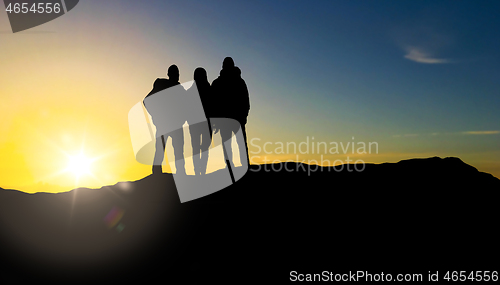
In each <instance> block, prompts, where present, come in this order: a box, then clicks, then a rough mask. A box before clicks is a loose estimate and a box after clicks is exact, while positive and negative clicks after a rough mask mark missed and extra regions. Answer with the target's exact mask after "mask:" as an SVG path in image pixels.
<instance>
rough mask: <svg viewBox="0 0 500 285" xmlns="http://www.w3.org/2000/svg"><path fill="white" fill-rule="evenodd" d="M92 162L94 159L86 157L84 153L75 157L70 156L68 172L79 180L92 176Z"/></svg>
mask: <svg viewBox="0 0 500 285" xmlns="http://www.w3.org/2000/svg"><path fill="white" fill-rule="evenodd" d="M92 162H93V159H91V158H88V157H86V156H85V154H83V153H82V152H81V153H79V154H77V155H74V156H68V166H67V168H66V172H69V173H72V174H73V175H75V177H76V179H77V180H78V179H80V177H82V176H85V175H92V172H91V166H92Z"/></svg>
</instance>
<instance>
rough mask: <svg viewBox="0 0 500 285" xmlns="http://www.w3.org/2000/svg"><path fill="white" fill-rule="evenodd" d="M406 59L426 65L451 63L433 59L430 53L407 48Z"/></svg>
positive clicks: (441, 59)
mask: <svg viewBox="0 0 500 285" xmlns="http://www.w3.org/2000/svg"><path fill="white" fill-rule="evenodd" d="M406 52H407V54H406V55H405V58H406V59H409V60H412V61H415V62H418V63H426V64H439V63H450V62H451V61H450V60H448V59H444V58H435V57H433V56H432V54H431V53H429V52H426V51H424V50H423V49H422V48H418V47H407V48H406Z"/></svg>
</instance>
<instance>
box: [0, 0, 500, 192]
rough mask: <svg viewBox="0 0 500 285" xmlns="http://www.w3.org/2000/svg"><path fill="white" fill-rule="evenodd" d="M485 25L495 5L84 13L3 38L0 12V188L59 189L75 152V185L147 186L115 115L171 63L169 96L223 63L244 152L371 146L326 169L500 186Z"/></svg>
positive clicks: (498, 82) (164, 4)
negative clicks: (402, 165) (480, 176)
mask: <svg viewBox="0 0 500 285" xmlns="http://www.w3.org/2000/svg"><path fill="white" fill-rule="evenodd" d="M0 6H1V5H0ZM2 7H3V6H2ZM498 11H500V3H499V2H498V1H481V2H474V1H413V2H410V1H309V2H306V1H248V2H246V3H240V2H237V1H210V2H209V1H176V2H174V1H152V0H150V1H126V0H114V1H113V0H106V1H101V0H82V1H80V3H79V4H78V6H76V7H75V8H74V9H73V10H72V11H70V12H69V13H68V14H66V15H64V16H62V17H60V18H58V19H56V20H53V21H51V22H49V23H47V24H44V25H41V26H38V27H35V28H33V29H30V30H26V31H23V32H20V33H16V34H12V32H11V30H10V24H9V22H8V18H7V14H6V12H4V11H0V96H1V97H0V98H1V99H2V104H1V105H0V113H1V114H2V120H1V122H0V187H3V188H14V189H20V190H23V191H28V192H36V191H56V192H57V191H64V190H70V189H71V188H72V187H74V185H75V184H74V177H71V175H68V174H67V173H66V174H65V173H61V170H63V169H64V168H65V167H66V165H67V157H66V156H65V154H64V153H66V154H74V153H76V152H77V151H79V150H80V149H81V148H82V147H83V148H84V150H85V154H86V155H87V156H89V157H93V158H97V157H98V158H100V160H99V161H98V162H96V163H95V164H94V165H93V167H92V173H93V177H87V178H85V179H82V180H81V181H79V183H78V186H86V187H100V186H102V185H108V184H114V183H116V182H118V181H126V180H137V179H140V178H142V177H144V176H146V175H148V174H150V172H151V167H150V166H144V165H141V164H139V163H137V162H136V161H135V160H134V156H133V152H132V147H131V143H130V137H129V133H128V122H127V114H128V111H129V110H130V108H131V107H132V106H133V105H134V104H136V103H137V102H139V101H140V100H142V99H143V98H144V96H145V95H146V94H147V93H148V92H149V91H150V90H151V87H152V83H153V81H154V80H155V79H156V78H157V77H165V74H166V70H167V68H168V66H170V65H171V64H176V65H177V66H178V67H179V69H180V74H181V76H180V81H181V82H184V81H189V80H192V75H193V71H194V69H195V68H196V67H199V66H202V67H204V68H205V69H206V70H207V73H208V78H209V81H212V80H214V79H215V78H217V76H218V74H219V71H220V69H221V64H222V60H223V59H224V57H226V56H231V57H233V59H234V61H235V63H236V65H237V66H239V67H240V68H241V70H242V76H243V78H244V79H245V81H246V83H247V85H248V88H249V91H250V100H251V111H250V117H249V119H248V125H247V132H248V139H249V148H250V149H249V150H250V152H255V151H256V150H257V147H255V146H254V145H255V144H257V145H259V146H260V147H262V146H263V144H264V143H265V142H271V143H272V145H271V146H275V145H276V143H277V142H283V143H286V142H296V143H297V144H298V143H300V142H303V141H306V140H307V139H308V138H309V140H310V141H311V140H312V138H313V137H314V141H315V142H327V143H330V142H338V143H340V142H343V143H347V142H352V141H355V142H365V143H367V144H368V142H377V143H378V153H372V154H352V153H348V154H340V155H337V154H335V155H332V154H329V153H322V154H323V159H329V160H330V161H331V162H333V161H334V160H336V159H339V160H341V161H345V160H346V158H347V156H349V157H350V158H351V159H353V158H355V159H362V160H364V161H365V162H373V163H382V162H397V161H399V160H401V159H408V158H414V157H431V156H440V157H446V156H456V157H459V158H461V159H462V160H463V161H465V162H466V163H468V164H471V165H473V166H475V167H476V168H478V169H479V170H480V171H484V172H488V173H492V174H493V175H495V176H496V177H500V124H499V122H500V112H499V107H500V68H499V66H500V54H499V50H500V17H498ZM353 137H354V139H353ZM255 138H257V139H259V140H254V145H252V144H250V140H251V139H255ZM269 149H271V150H273V149H274V147H270V148H269ZM296 155H297V154H293V153H291V154H286V155H283V154H265V153H263V152H261V153H259V154H251V156H253V162H262V161H263V160H264V159H268V160H270V161H273V160H275V159H280V160H286V159H296V158H297V156H296ZM320 158H321V157H320V155H319V154H317V153H315V154H312V153H310V154H307V155H303V154H299V160H304V159H305V160H313V159H314V160H320ZM44 183H45V184H44Z"/></svg>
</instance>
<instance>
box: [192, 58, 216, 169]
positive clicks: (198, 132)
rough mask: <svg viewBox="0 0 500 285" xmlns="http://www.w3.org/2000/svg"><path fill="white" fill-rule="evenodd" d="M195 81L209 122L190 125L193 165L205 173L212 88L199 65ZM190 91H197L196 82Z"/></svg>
mask: <svg viewBox="0 0 500 285" xmlns="http://www.w3.org/2000/svg"><path fill="white" fill-rule="evenodd" d="M194 81H195V83H196V87H197V89H198V94H199V96H200V99H201V103H202V105H203V110H204V111H205V116H206V117H207V122H202V123H197V124H194V125H190V126H189V131H190V134H191V143H192V146H193V165H194V173H195V175H198V174H205V173H206V170H207V162H208V148H209V147H210V143H211V142H212V129H211V125H210V120H209V117H210V116H211V106H210V104H211V101H210V100H211V99H213V98H211V97H212V96H211V89H210V83H209V82H208V79H207V72H206V71H205V69H203V68H202V67H198V68H196V69H195V71H194ZM187 91H188V92H191V91H196V89H195V87H194V84H193V86H192V87H191V88H190V89H188V90H187Z"/></svg>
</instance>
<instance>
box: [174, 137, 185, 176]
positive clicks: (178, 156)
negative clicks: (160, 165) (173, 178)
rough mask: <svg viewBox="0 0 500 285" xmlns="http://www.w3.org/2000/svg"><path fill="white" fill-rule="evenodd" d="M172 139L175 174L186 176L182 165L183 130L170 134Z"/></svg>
mask: <svg viewBox="0 0 500 285" xmlns="http://www.w3.org/2000/svg"><path fill="white" fill-rule="evenodd" d="M170 137H171V138H172V147H173V148H174V156H175V158H174V159H175V168H176V171H175V174H186V169H185V166H184V165H185V164H184V133H183V129H182V128H181V129H178V130H175V131H173V132H172V133H171V134H170Z"/></svg>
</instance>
